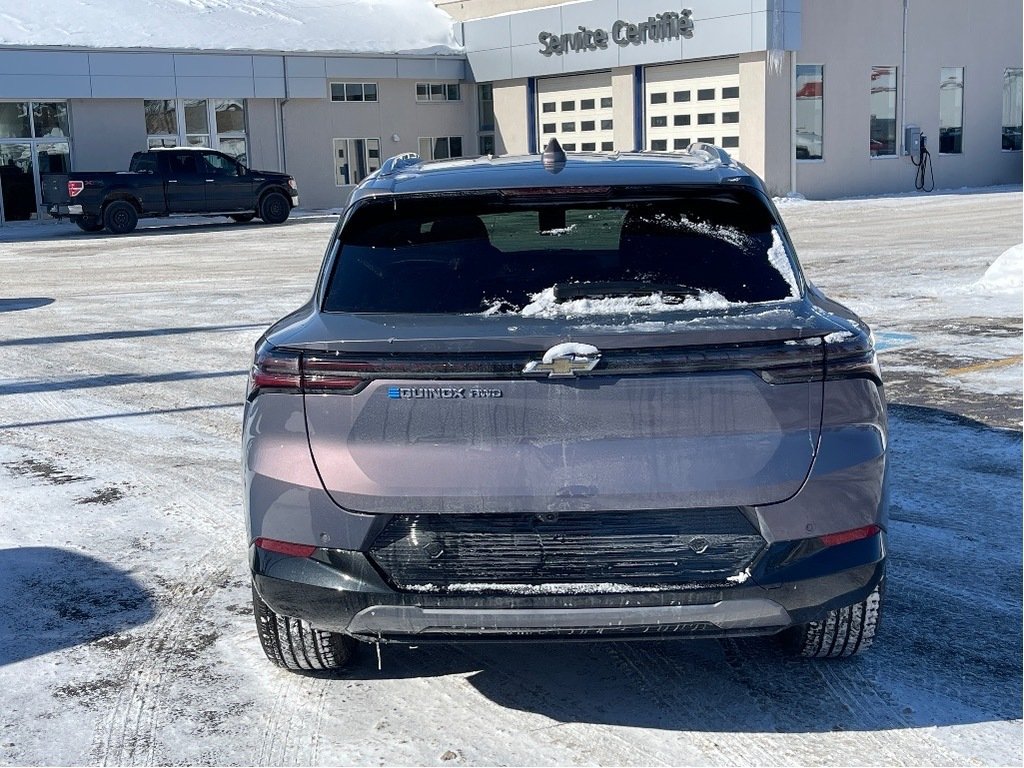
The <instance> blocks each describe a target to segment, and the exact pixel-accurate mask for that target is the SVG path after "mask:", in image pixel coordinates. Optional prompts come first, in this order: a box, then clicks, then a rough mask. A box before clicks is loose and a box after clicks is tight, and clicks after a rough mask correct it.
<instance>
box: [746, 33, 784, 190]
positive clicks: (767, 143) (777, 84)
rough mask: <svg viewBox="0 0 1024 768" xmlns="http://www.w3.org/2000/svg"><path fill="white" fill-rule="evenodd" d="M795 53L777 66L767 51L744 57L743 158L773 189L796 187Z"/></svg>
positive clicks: (770, 188) (766, 184)
mask: <svg viewBox="0 0 1024 768" xmlns="http://www.w3.org/2000/svg"><path fill="white" fill-rule="evenodd" d="M792 57H793V54H792V53H786V54H784V55H783V57H782V61H781V66H778V67H773V66H772V63H771V62H770V61H769V57H768V54H767V52H760V53H747V54H743V55H741V56H740V67H739V68H740V103H741V108H740V114H741V117H740V148H741V149H742V160H743V163H744V165H747V166H748V167H749V168H750V169H751V170H752V171H754V173H756V174H757V175H758V176H760V177H761V178H762V179H763V180H764V182H765V186H767V187H768V190H769V192H771V194H773V195H784V194H786V193H787V192H789V191H790V190H791V189H792V186H793V180H792V168H793V165H792V162H791V159H790V158H791V157H792V152H793V148H792V146H791V142H792V130H793V128H792V122H791V115H792V109H791V104H792V98H793V97H792V90H793V89H792V70H791V67H792Z"/></svg>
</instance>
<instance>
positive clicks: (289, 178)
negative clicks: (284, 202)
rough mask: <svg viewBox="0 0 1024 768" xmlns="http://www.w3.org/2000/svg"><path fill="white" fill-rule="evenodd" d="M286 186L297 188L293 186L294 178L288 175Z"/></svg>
mask: <svg viewBox="0 0 1024 768" xmlns="http://www.w3.org/2000/svg"><path fill="white" fill-rule="evenodd" d="M288 186H289V187H291V188H292V189H298V187H297V186H295V179H293V178H292V177H291V176H289V177H288Z"/></svg>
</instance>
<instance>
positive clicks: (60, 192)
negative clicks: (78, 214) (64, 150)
mask: <svg viewBox="0 0 1024 768" xmlns="http://www.w3.org/2000/svg"><path fill="white" fill-rule="evenodd" d="M40 178H41V179H42V185H43V190H42V192H43V204H44V205H67V204H68V202H70V198H69V197H68V179H69V178H70V177H69V176H68V175H67V174H66V173H44V174H42V175H41V176H40Z"/></svg>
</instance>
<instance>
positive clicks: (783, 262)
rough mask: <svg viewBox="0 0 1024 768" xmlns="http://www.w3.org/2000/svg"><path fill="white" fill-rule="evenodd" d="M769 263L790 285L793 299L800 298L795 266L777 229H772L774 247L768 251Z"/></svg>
mask: <svg viewBox="0 0 1024 768" xmlns="http://www.w3.org/2000/svg"><path fill="white" fill-rule="evenodd" d="M768 261H769V262H770V263H771V265H772V266H773V267H775V269H776V270H778V273H779V274H780V275H782V278H783V279H784V280H785V281H786V283H787V284H788V285H789V295H790V296H792V297H793V298H799V296H800V285H799V283H797V281H796V274H795V273H794V272H793V264H792V263H791V262H790V260H789V255H788V254H787V253H786V244H785V243H784V242H783V241H782V237H781V236H780V235H779V230H778V229H777V228H776V227H772V247H771V248H769V249H768Z"/></svg>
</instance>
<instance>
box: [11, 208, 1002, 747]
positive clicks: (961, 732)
mask: <svg viewBox="0 0 1024 768" xmlns="http://www.w3.org/2000/svg"><path fill="white" fill-rule="evenodd" d="M780 208H781V211H782V213H783V216H784V218H785V219H786V222H787V225H788V226H789V227H790V229H791V233H792V235H793V238H794V241H795V242H796V245H797V248H798V250H799V253H800V257H801V260H802V262H803V264H804V268H805V270H806V271H807V273H808V274H809V276H810V277H811V279H812V280H814V281H815V282H817V283H818V284H819V285H820V286H821V287H822V288H823V289H824V290H825V291H826V292H828V293H829V294H830V295H833V296H834V297H836V298H838V299H840V300H842V301H844V302H846V303H848V304H849V305H850V306H852V307H853V308H854V309H855V310H856V311H858V312H859V313H860V314H861V315H862V316H863V317H864V318H865V319H866V320H867V321H868V322H869V323H870V324H871V325H872V327H873V329H874V331H875V334H876V338H877V339H878V342H879V348H880V349H881V350H882V351H881V353H880V354H881V361H882V367H883V371H884V373H885V376H886V379H887V394H888V399H889V402H890V405H891V411H890V415H891V426H892V435H891V436H892V444H891V445H892V462H893V463H892V468H893V510H892V522H891V528H890V546H891V560H890V563H891V572H890V593H889V605H888V609H887V610H888V613H887V615H886V617H885V619H884V620H883V629H882V634H881V635H880V637H879V640H878V643H877V646H876V647H875V648H873V649H872V651H871V653H869V654H867V655H865V656H863V657H860V658H857V659H854V660H852V661H850V662H847V663H834V664H805V663H799V662H793V661H789V660H786V659H783V658H782V657H780V656H778V655H777V653H776V652H775V651H773V650H772V649H771V647H770V646H768V645H766V644H765V643H763V642H754V641H749V642H742V641H729V642H723V643H718V642H714V641H700V642H679V641H673V642H658V643H634V644H626V643H618V642H612V643H594V644H590V643H587V644H578V645H572V646H565V645H561V646H528V647H519V646H504V645H494V646H491V645H487V646H431V647H427V646H424V647H422V648H386V649H384V652H383V655H382V659H381V662H382V666H381V668H380V669H378V665H377V660H376V658H375V657H374V656H373V655H372V654H366V655H365V658H364V659H363V660H362V661H361V662H360V663H359V664H358V665H357V666H356V668H355V669H354V670H353V671H352V672H351V673H349V674H347V675H346V676H344V677H342V678H340V679H321V678H315V677H299V676H294V675H290V674H288V673H286V672H283V671H281V670H278V669H276V668H273V667H271V666H270V665H269V664H268V662H266V660H265V659H264V658H263V655H262V652H261V650H260V648H259V643H258V641H257V639H256V634H255V630H254V627H253V625H252V618H251V614H250V609H249V603H248V601H249V596H248V581H247V566H246V563H245V544H246V543H245V535H244V524H243V518H242V511H241V479H240V467H239V444H240V417H241V405H240V403H241V400H242V398H243V396H244V390H245V378H246V373H247V370H248V366H249V363H250V359H251V351H252V345H253V342H254V341H255V340H256V339H257V338H258V337H259V335H260V333H261V332H262V330H263V329H264V328H265V327H266V325H268V324H269V323H270V322H271V321H273V320H274V319H276V318H277V317H279V316H281V315H282V314H284V313H286V312H288V311H290V310H291V309H294V308H295V307H296V306H298V304H300V303H301V302H302V301H303V300H304V299H305V297H306V296H307V295H308V293H309V291H310V290H311V288H312V284H313V281H314V278H315V275H316V271H317V269H318V267H319V264H320V259H321V257H322V252H323V248H324V246H325V245H326V241H327V236H328V234H329V232H330V230H331V228H332V226H333V224H334V221H333V219H332V218H330V217H318V216H310V217H307V218H301V219H296V220H292V221H290V222H289V223H287V224H285V225H283V226H280V227H266V226H263V225H260V224H258V223H254V224H248V225H239V224H229V223H224V222H219V221H218V222H212V223H209V224H200V225H192V224H189V225H185V226H178V225H175V224H171V225H170V226H166V225H164V224H162V223H159V222H144V225H143V227H142V228H140V229H139V230H138V231H137V232H135V233H133V234H132V235H129V236H123V237H107V236H102V235H101V236H96V235H84V234H82V233H80V232H78V230H77V229H76V228H74V227H73V226H71V225H67V224H64V225H59V226H57V225H40V226H39V227H38V232H33V231H31V230H29V229H28V228H27V227H10V228H8V229H7V230H5V229H0V275H3V277H2V282H0V569H2V572H3V573H4V574H5V578H4V579H2V580H0V690H2V691H5V693H4V694H3V697H4V707H3V711H2V714H0V763H3V764H7V765H29V764H82V763H90V764H92V763H102V764H118V765H153V764H224V765H320V764H325V765H329V764H359V765H371V764H373V765H378V764H448V765H452V764H454V765H459V764H479V765H498V764H505V765H507V764H534V765H554V764H619V765H678V764H701V765H737V764H743V765H749V764H763V765H787V764H808V765H836V764H900V765H979V764H980V765H1011V764H1012V765H1016V764H1020V762H1021V759H1022V754H1021V722H1022V721H1021V717H1022V713H1021V672H1022V670H1021V604H1020V594H1021V571H1020V563H1021V508H1022V502H1021V378H1022V374H1021V323H1022V318H1021V314H1022V313H1021V292H1020V287H1019V276H1018V278H1017V279H1018V283H1017V287H1016V288H1014V287H1013V285H1012V275H1011V277H1010V278H1009V279H1002V280H999V281H993V280H989V281H988V282H986V281H985V280H984V279H983V278H984V277H985V275H986V273H987V272H989V270H990V267H992V265H993V263H994V262H996V260H997V259H999V257H1000V255H1001V254H1003V253H1004V252H1005V251H1006V250H1007V249H1008V248H1010V247H1011V246H1014V245H1017V244H1018V243H1020V241H1021V230H1022V194H1021V192H1020V190H1019V188H1017V189H998V190H981V191H975V192H971V193H963V194H945V195H933V196H928V197H924V196H922V197H915V196H904V197H899V196H897V197H890V198H875V199H867V200H849V201H836V202H822V203H818V202H813V203H811V202H799V201H798V202H785V203H783V204H781V205H780ZM151 224H152V226H150V225H151ZM990 277H991V275H990Z"/></svg>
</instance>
